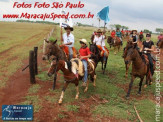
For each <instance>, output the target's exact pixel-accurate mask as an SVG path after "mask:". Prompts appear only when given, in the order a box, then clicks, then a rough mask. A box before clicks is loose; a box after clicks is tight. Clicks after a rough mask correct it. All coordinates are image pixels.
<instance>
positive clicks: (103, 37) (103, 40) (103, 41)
mask: <svg viewBox="0 0 163 122" xmlns="http://www.w3.org/2000/svg"><path fill="white" fill-rule="evenodd" d="M102 46H105V35H102Z"/></svg>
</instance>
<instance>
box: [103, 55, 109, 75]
mask: <svg viewBox="0 0 163 122" xmlns="http://www.w3.org/2000/svg"><path fill="white" fill-rule="evenodd" d="M107 61H108V57H106V61H105V65H104V71H103V74H104V73H105V69H106V64H107Z"/></svg>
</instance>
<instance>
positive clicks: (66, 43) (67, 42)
mask: <svg viewBox="0 0 163 122" xmlns="http://www.w3.org/2000/svg"><path fill="white" fill-rule="evenodd" d="M64 29H65V30H66V33H64V34H63V35H62V30H61V42H62V45H61V46H60V47H61V48H62V49H63V50H64V52H65V53H66V56H67V58H68V59H69V60H71V59H72V58H73V57H76V53H77V52H76V50H75V48H74V42H75V39H74V35H73V34H72V33H71V31H73V28H72V27H70V26H69V25H68V26H67V27H65V28H64Z"/></svg>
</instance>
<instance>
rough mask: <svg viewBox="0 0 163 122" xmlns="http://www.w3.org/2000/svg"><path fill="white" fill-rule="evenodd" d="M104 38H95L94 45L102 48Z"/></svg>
mask: <svg viewBox="0 0 163 122" xmlns="http://www.w3.org/2000/svg"><path fill="white" fill-rule="evenodd" d="M102 38H103V36H100V37H98V36H95V38H94V40H93V43H96V45H100V46H102V41H103V39H102Z"/></svg>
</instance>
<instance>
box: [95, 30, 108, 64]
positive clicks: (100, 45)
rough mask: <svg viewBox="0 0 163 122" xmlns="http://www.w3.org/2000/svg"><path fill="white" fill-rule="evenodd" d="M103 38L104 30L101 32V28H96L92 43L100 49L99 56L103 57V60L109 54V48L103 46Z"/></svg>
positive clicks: (104, 37)
mask: <svg viewBox="0 0 163 122" xmlns="http://www.w3.org/2000/svg"><path fill="white" fill-rule="evenodd" d="M105 39H106V36H105V31H104V32H102V31H101V29H98V30H97V35H96V36H95V38H94V40H93V43H95V44H96V45H97V47H98V48H99V50H100V51H101V57H104V61H106V57H107V56H108V54H109V50H108V49H107V48H106V47H105Z"/></svg>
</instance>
